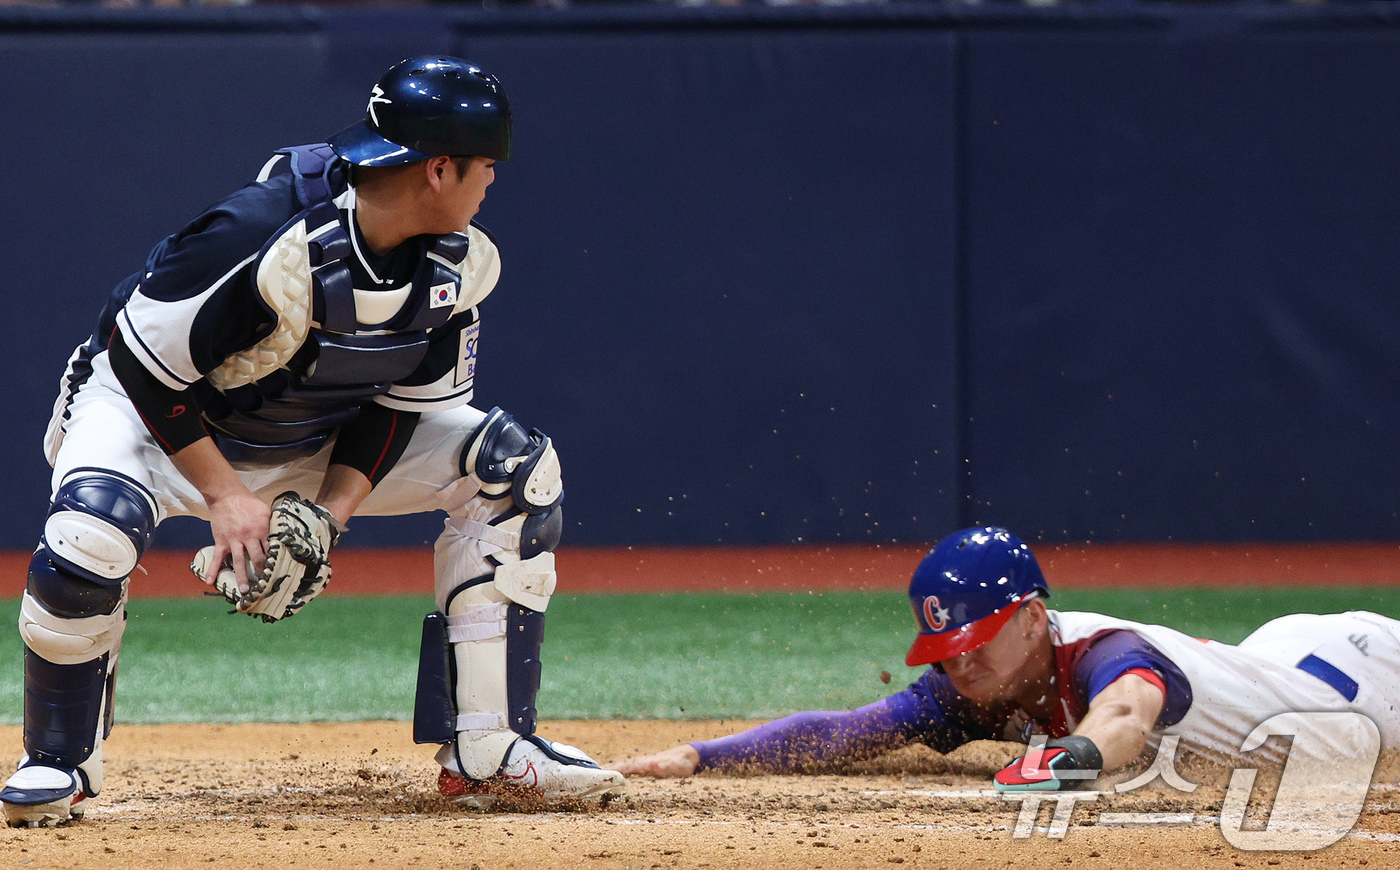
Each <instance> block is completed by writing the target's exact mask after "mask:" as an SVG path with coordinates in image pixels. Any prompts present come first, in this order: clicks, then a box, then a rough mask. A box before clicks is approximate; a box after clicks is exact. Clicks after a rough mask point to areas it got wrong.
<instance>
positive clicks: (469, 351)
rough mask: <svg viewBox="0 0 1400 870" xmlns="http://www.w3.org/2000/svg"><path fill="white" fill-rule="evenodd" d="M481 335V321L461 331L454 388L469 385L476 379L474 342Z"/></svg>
mask: <svg viewBox="0 0 1400 870" xmlns="http://www.w3.org/2000/svg"><path fill="white" fill-rule="evenodd" d="M480 334H481V321H480V320H478V321H477V322H476V323H473V324H472V325H471V326H468V327H467V328H466V329H464V330H462V344H461V347H460V348H459V349H458V351H457V375H456V378H454V380H455V384H454V386H458V387H460V386H462V385H463V384H469V383H471V380H472V378H474V377H476V340H477V337H478V336H479V335H480Z"/></svg>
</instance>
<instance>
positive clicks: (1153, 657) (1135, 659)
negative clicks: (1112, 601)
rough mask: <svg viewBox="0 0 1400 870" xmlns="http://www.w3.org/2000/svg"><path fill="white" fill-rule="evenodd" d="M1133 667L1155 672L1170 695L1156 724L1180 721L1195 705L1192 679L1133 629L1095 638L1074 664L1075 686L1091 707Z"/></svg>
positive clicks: (1160, 725) (1167, 696)
mask: <svg viewBox="0 0 1400 870" xmlns="http://www.w3.org/2000/svg"><path fill="white" fill-rule="evenodd" d="M1132 670H1144V671H1151V672H1152V673H1154V674H1156V675H1157V677H1158V678H1159V679H1161V681H1162V684H1163V687H1164V689H1163V691H1164V694H1165V696H1166V697H1165V700H1164V703H1163V704H1162V712H1161V714H1160V715H1159V716H1158V717H1157V725H1156V727H1157V728H1158V729H1162V728H1167V727H1170V726H1172V725H1175V724H1176V723H1178V722H1180V721H1181V719H1182V717H1184V716H1185V715H1186V711H1187V710H1189V709H1190V708H1191V682H1190V681H1189V680H1187V679H1186V675H1185V674H1183V673H1182V672H1181V669H1180V668H1178V667H1177V666H1176V665H1175V664H1173V663H1172V661H1171V659H1169V658H1167V657H1166V656H1165V655H1163V654H1162V653H1161V652H1160V651H1159V650H1158V649H1157V648H1156V647H1154V646H1153V645H1152V644H1150V643H1148V642H1147V641H1146V640H1145V639H1143V638H1142V636H1140V635H1138V634H1134V633H1133V632H1131V631H1126V630H1118V631H1107V632H1104V633H1103V634H1100V635H1098V636H1096V637H1094V638H1091V639H1090V641H1089V643H1088V645H1087V646H1086V648H1085V649H1084V651H1083V652H1081V653H1080V654H1079V655H1078V658H1077V659H1076V661H1075V663H1074V670H1073V675H1074V679H1073V682H1074V684H1073V686H1072V687H1071V688H1072V690H1073V691H1074V692H1075V693H1076V694H1077V695H1079V697H1080V698H1081V699H1082V700H1083V702H1084V704H1085V705H1086V706H1087V705H1088V704H1090V703H1092V702H1093V700H1094V698H1096V697H1098V694H1099V693H1100V692H1102V691H1103V690H1104V689H1106V688H1107V687H1108V686H1109V684H1110V683H1112V682H1113V681H1114V680H1117V679H1118V678H1119V677H1121V676H1123V675H1124V674H1126V673H1127V672H1128V671H1132Z"/></svg>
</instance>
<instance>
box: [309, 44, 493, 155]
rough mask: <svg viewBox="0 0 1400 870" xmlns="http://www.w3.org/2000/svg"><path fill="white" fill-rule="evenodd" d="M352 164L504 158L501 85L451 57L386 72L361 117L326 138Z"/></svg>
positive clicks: (401, 64) (411, 63)
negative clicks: (443, 158)
mask: <svg viewBox="0 0 1400 870" xmlns="http://www.w3.org/2000/svg"><path fill="white" fill-rule="evenodd" d="M330 146H331V148H333V149H334V150H335V153H336V154H339V155H340V156H341V157H343V158H345V159H346V160H348V161H350V162H351V163H354V164H356V165H357V166H393V165H395V164H399V163H411V162H413V161H415V160H426V159H428V158H429V157H441V156H448V157H461V156H467V155H471V156H473V157H488V158H490V159H492V160H506V159H508V158H509V157H510V103H509V102H508V101H507V100H506V92H505V89H504V88H502V87H501V83H500V81H499V80H498V79H497V78H496V77H495V76H493V75H491V74H490V73H488V72H486V71H485V70H483V69H481V68H480V67H478V66H473V65H472V64H470V63H467V62H466V61H464V60H461V59H459V58H455V57H413V58H409V59H408V60H402V61H399V62H398V63H396V64H394V65H393V66H391V67H389V71H388V72H386V73H384V75H383V76H382V77H381V78H380V79H379V83H378V84H376V85H375V86H374V90H373V91H371V92H370V95H369V107H368V108H367V109H366V110H365V119H364V120H363V121H360V122H359V123H356V124H352V125H350V126H349V127H346V128H345V129H344V130H341V131H340V132H339V133H336V134H335V135H334V136H332V137H331V138H330Z"/></svg>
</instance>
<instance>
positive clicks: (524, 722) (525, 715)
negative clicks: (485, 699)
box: [506, 604, 544, 737]
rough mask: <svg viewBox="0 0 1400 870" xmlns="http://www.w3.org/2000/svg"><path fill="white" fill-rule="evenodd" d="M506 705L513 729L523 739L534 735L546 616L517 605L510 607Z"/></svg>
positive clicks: (507, 629)
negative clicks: (541, 649)
mask: <svg viewBox="0 0 1400 870" xmlns="http://www.w3.org/2000/svg"><path fill="white" fill-rule="evenodd" d="M506 622H507V625H506V705H507V715H508V716H509V718H510V722H509V723H508V724H509V725H510V730H512V731H514V732H515V733H516V734H519V735H521V736H522V737H528V736H530V735H531V734H534V733H535V719H536V712H535V698H536V697H537V696H538V695H539V693H540V648H541V647H542V646H544V614H543V613H541V612H539V611H536V610H527V609H526V608H524V607H521V606H520V605H518V604H512V605H510V606H509V607H508V608H507V617H506Z"/></svg>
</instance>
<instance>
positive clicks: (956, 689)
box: [611, 528, 1400, 791]
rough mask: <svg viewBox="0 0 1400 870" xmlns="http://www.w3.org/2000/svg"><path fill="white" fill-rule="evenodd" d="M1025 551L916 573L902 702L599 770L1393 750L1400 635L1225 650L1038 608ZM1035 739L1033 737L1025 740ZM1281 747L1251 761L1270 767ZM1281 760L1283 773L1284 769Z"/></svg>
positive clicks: (1356, 621)
mask: <svg viewBox="0 0 1400 870" xmlns="http://www.w3.org/2000/svg"><path fill="white" fill-rule="evenodd" d="M1049 595H1050V592H1049V588H1048V587H1047V585H1046V583H1045V579H1044V577H1043V576H1042V574H1041V570H1040V567H1039V565H1038V564H1037V563H1036V559H1035V556H1034V555H1033V554H1032V553H1031V550H1030V548H1029V547H1028V546H1027V545H1026V544H1025V543H1024V542H1022V541H1021V540H1020V539H1019V538H1017V537H1016V536H1015V535H1012V534H1011V533H1010V532H1008V531H1006V530H1005V529H1000V528H973V529H966V530H963V531H960V532H957V533H956V534H953V535H950V536H949V537H947V538H946V539H944V540H943V541H941V542H940V543H939V544H938V545H937V547H935V548H934V549H933V551H932V552H930V553H929V554H928V555H927V556H925V557H924V559H923V561H922V562H921V563H920V564H919V566H918V568H917V569H916V570H915V571H914V575H913V578H912V579H911V581H910V584H909V597H910V600H911V603H912V604H913V608H914V615H915V618H916V620H917V622H918V626H919V634H918V637H917V638H916V639H915V641H914V644H913V646H912V647H911V648H910V650H909V653H908V656H907V657H906V662H907V663H908V664H909V665H911V666H913V665H922V664H931V665H932V667H931V668H930V669H929V670H928V671H927V672H926V673H924V675H923V676H922V677H920V678H919V679H918V680H916V681H915V682H914V683H913V684H912V685H910V686H909V687H908V688H906V689H904V690H903V691H901V692H898V693H896V694H894V695H892V696H890V697H888V698H885V699H883V700H881V701H877V702H875V703H873V704H869V705H867V706H864V707H861V708H859V709H856V710H850V711H844V712H810V713H798V714H796V715H793V716H788V717H786V718H784V719H779V720H777V721H775V722H770V723H768V724H766V725H761V726H759V727H757V728H753V729H750V730H748V731H744V732H742V733H739V734H735V735H732V736H729V737H722V738H719V739H717V740H702V741H695V742H692V743H686V744H682V745H680V746H676V747H674V748H671V749H668V750H665V751H663V752H659V753H657V754H654V755H644V756H640V757H636V758H630V759H627V760H625V761H622V762H620V763H617V764H613V765H611V767H612V768H613V769H615V770H618V771H620V772H622V773H625V774H637V775H643V776H660V777H670V776H689V775H691V774H693V773H696V772H699V771H706V770H717V771H724V770H734V769H736V768H740V767H748V768H756V769H762V770H769V771H773V772H794V771H801V770H806V769H811V768H812V767H813V766H816V765H819V764H822V763H828V762H835V761H850V760H858V759H862V758H868V757H871V756H874V755H877V754H879V753H882V752H885V751H888V750H890V749H894V748H897V747H900V746H903V745H905V744H908V743H915V742H918V743H925V744H928V745H929V746H931V747H933V748H934V749H936V750H938V751H941V752H947V751H949V750H952V749H953V748H955V747H957V746H960V745H962V744H964V743H967V742H969V741H972V740H983V739H998V740H1014V741H1020V742H1022V743H1034V744H1036V745H1040V744H1041V743H1042V742H1043V747H1042V748H1039V749H1035V750H1032V751H1030V752H1028V753H1027V754H1026V755H1024V756H1023V757H1022V758H1019V759H1017V760H1016V761H1015V762H1013V763H1012V764H1010V765H1009V766H1007V767H1006V768H1005V769H1003V770H1001V771H1000V772H999V773H997V775H996V777H995V780H994V782H995V786H996V788H997V789H999V790H1002V791H1031V790H1034V791H1051V790H1060V789H1066V788H1075V787H1082V786H1084V785H1087V784H1088V783H1091V782H1092V781H1093V780H1094V779H1095V778H1096V777H1097V776H1098V774H1099V772H1100V771H1113V770H1115V769H1118V768H1121V767H1124V766H1127V765H1130V764H1132V763H1134V762H1137V761H1139V760H1140V759H1145V758H1146V757H1148V756H1151V755H1152V754H1153V753H1154V752H1155V749H1156V747H1157V746H1158V744H1159V743H1160V741H1161V740H1162V738H1163V737H1164V736H1166V735H1178V736H1179V743H1180V747H1181V748H1183V749H1187V750H1194V751H1195V752H1197V753H1201V754H1203V755H1205V756H1207V757H1210V758H1213V759H1217V760H1229V759H1235V758H1239V757H1242V756H1243V754H1244V751H1245V750H1244V749H1243V747H1245V746H1246V738H1248V737H1249V736H1250V734H1251V732H1253V731H1254V730H1255V729H1256V727H1258V726H1260V725H1261V724H1262V723H1264V722H1265V721H1267V720H1269V719H1270V718H1271V717H1274V716H1276V715H1278V714H1281V713H1289V712H1300V713H1343V714H1360V715H1342V716H1327V717H1314V718H1313V720H1312V721H1313V722H1315V723H1320V727H1319V728H1318V729H1316V730H1315V731H1314V732H1310V733H1309V734H1307V735H1306V739H1295V740H1294V741H1293V746H1292V752H1293V756H1294V758H1296V759H1298V760H1305V759H1303V758H1302V757H1301V756H1302V755H1304V754H1309V753H1310V754H1311V755H1312V756H1313V758H1314V760H1317V761H1319V762H1321V763H1322V764H1323V765H1326V764H1328V763H1329V760H1335V759H1336V758H1338V757H1348V756H1349V755H1351V754H1353V753H1354V752H1356V751H1357V750H1358V748H1360V747H1365V746H1372V747H1374V746H1375V745H1376V738H1377V732H1378V733H1379V738H1380V741H1381V742H1383V744H1384V745H1385V746H1386V747H1390V748H1396V747H1400V711H1397V709H1396V702H1397V700H1400V622H1397V621H1395V620H1393V619H1389V618H1387V617H1384V616H1380V615H1377V614H1375V613H1367V612H1351V613H1338V614H1329V615H1316V614H1295V615H1292V616H1285V617H1282V618H1279V619H1275V620H1272V621H1270V622H1268V623H1266V624H1265V625H1263V626H1262V627H1260V628H1259V629H1258V630H1257V631H1255V632H1254V633H1253V634H1251V635H1250V636H1249V637H1247V638H1246V639H1245V640H1244V641H1242V642H1241V643H1240V644H1239V645H1237V646H1235V645H1230V644H1226V643H1218V642H1216V641H1209V640H1200V639H1197V638H1194V637H1190V636H1188V635H1185V634H1182V633H1181V632H1179V631H1175V630H1173V629H1170V628H1166V627H1164V626H1160V625H1144V624H1141V623H1136V622H1130V621H1127V620H1123V619H1116V618H1113V617H1110V616H1103V615H1100V614H1097V613H1073V612H1059V611H1055V610H1050V609H1048V608H1047V607H1046V604H1045V599H1047V598H1048V597H1049ZM1037 738H1038V739H1037ZM1288 751H1289V750H1288V748H1287V747H1286V746H1284V747H1279V746H1277V745H1276V744H1275V743H1272V742H1270V743H1265V744H1264V745H1263V746H1262V747H1260V748H1259V749H1258V750H1256V751H1253V752H1251V753H1250V754H1249V758H1251V759H1253V760H1254V761H1255V762H1261V761H1262V762H1265V763H1267V762H1275V763H1277V762H1279V761H1281V760H1282V759H1283V758H1284V756H1285V754H1286V753H1287V752H1288ZM1290 763H1292V760H1290Z"/></svg>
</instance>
